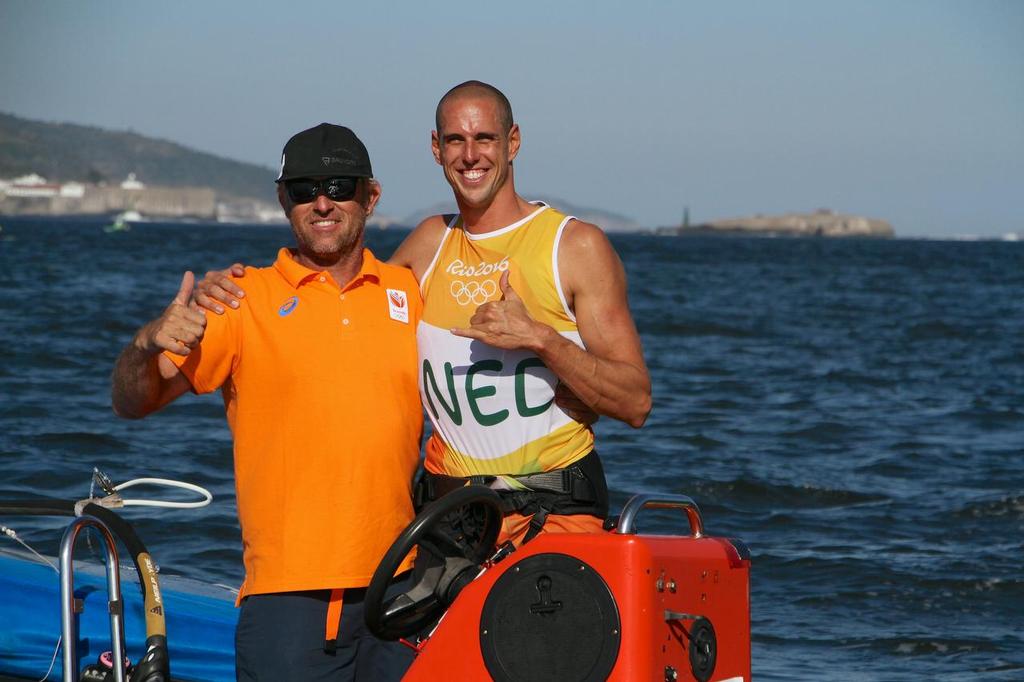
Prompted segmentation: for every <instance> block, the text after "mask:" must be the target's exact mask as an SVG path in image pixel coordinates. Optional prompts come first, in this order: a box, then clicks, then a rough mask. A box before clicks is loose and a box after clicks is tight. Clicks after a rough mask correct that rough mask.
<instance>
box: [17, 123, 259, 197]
mask: <svg viewBox="0 0 1024 682" xmlns="http://www.w3.org/2000/svg"><path fill="white" fill-rule="evenodd" d="M31 173H35V174H38V175H41V176H43V177H44V178H46V179H47V180H48V181H50V182H58V183H60V182H81V183H90V184H93V185H100V184H104V183H120V182H121V181H122V180H124V179H125V178H126V177H127V176H128V174H129V173H134V174H135V176H136V177H137V178H138V179H139V180H140V181H142V182H144V183H146V184H147V185H153V186H161V187H171V188H182V187H204V188H209V189H212V190H213V191H214V192H216V194H217V196H218V198H221V199H223V200H235V199H242V198H245V199H255V200H259V201H267V202H273V201H274V200H275V199H274V185H273V183H274V177H275V173H274V171H273V170H272V169H271V168H267V167H264V166H258V165H256V164H251V163H243V162H240V161H233V160H231V159H225V158H222V157H219V156H214V155H213V154H208V153H206V152H201V151H196V150H194V149H189V148H188V147H184V146H182V145H180V144H176V143H174V142H168V141H167V140H159V139H155V138H152V137H146V136H144V135H139V134H138V133H134V132H128V131H112V130H104V129H102V128H94V127H92V126H82V125H76V124H74V123H44V122H41V121H32V120H29V119H25V118H19V117H17V116H12V115H11V114H6V113H0V178H15V177H19V176H23V175H28V174H31Z"/></svg>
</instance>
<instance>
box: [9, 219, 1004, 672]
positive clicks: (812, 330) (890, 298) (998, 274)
mask: <svg viewBox="0 0 1024 682" xmlns="http://www.w3.org/2000/svg"><path fill="white" fill-rule="evenodd" d="M102 227H103V223H102V222H101V221H98V220H97V221H81V220H79V221H71V220H52V219H51V220H26V219H19V220H14V219H5V220H4V221H3V231H2V232H0V342H2V344H3V345H2V347H3V349H4V353H5V358H4V362H3V363H2V364H0V462H2V463H3V469H2V470H3V477H2V479H0V497H2V498H12V497H26V496H31V495H46V496H51V497H62V498H71V497H74V498H80V497H84V496H85V495H86V494H88V492H89V479H90V474H91V471H92V468H93V466H98V467H99V468H100V469H102V470H104V471H106V472H107V473H108V474H110V475H111V476H112V477H113V478H115V479H116V480H119V481H123V480H127V479H129V478H134V477H138V476H162V477H168V478H180V479H184V480H189V481H194V482H196V483H199V484H201V485H204V486H206V487H208V488H210V489H211V490H212V492H213V493H214V496H215V500H214V503H213V504H212V505H211V506H209V507H206V508H204V509H200V510H185V511H172V510H163V511H152V510H150V511H145V510H143V511H138V510H130V511H128V512H126V514H125V516H126V517H128V518H129V519H130V520H131V521H132V522H133V523H134V524H135V526H136V527H137V529H138V530H139V532H140V534H141V536H142V537H143V538H145V539H146V541H147V544H148V545H149V548H150V550H151V552H152V553H153V555H154V556H155V558H156V559H157V561H158V562H159V563H160V564H161V566H162V570H163V571H164V572H166V573H177V574H184V575H189V576H191V577H195V578H199V579H202V580H206V581H211V582H219V583H228V584H237V583H238V582H239V581H240V578H241V559H240V540H239V533H238V526H237V522H236V518H235V507H234V491H233V483H232V473H231V441H230V437H229V434H228V432H227V428H226V426H225V424H224V419H223V410H222V404H221V401H220V399H219V397H218V396H205V397H185V398H183V399H182V400H180V401H178V403H176V404H174V405H172V406H170V407H169V408H168V409H166V410H165V411H164V412H162V413H161V414H159V415H156V416H153V417H150V418H148V419H146V420H143V421H141V422H131V421H122V420H118V419H116V418H115V417H114V416H113V415H112V414H111V412H110V407H109V403H110V400H109V374H110V370H111V367H112V364H113V361H114V358H115V357H116V356H117V354H118V352H119V351H120V349H121V347H122V346H123V345H124V344H125V343H126V342H127V341H128V340H129V339H130V337H131V335H132V333H133V332H134V331H135V329H136V328H137V327H138V326H140V325H141V324H142V323H143V322H145V321H148V320H149V319H151V318H153V317H154V316H156V315H157V314H159V313H160V312H161V311H162V310H163V308H164V307H165V306H166V305H167V304H168V303H169V302H170V300H171V298H172V297H173V296H174V293H175V292H176V290H177V287H178V283H179V281H180V277H181V272H182V271H183V270H185V269H193V270H196V271H198V272H199V273H202V272H205V271H206V270H208V269H211V268H216V267H222V266H225V265H227V264H229V263H230V262H232V261H234V260H241V261H243V262H246V263H248V264H255V265H259V264H266V263H269V262H270V261H272V260H273V257H274V254H275V253H276V249H277V247H278V246H280V245H284V244H287V243H289V241H290V235H289V233H288V231H287V229H286V228H282V227H252V228H243V227H239V226H220V225H163V224H157V223H150V224H138V225H136V226H134V227H133V229H132V230H131V231H129V232H118V233H111V234H108V233H105V232H104V231H103V229H102ZM403 236H404V234H403V233H401V232H399V231H370V232H368V234H367V239H368V242H369V244H370V246H371V247H372V248H373V249H374V250H375V251H376V252H377V253H378V254H379V255H382V256H386V255H388V254H390V253H391V251H392V250H393V249H394V247H395V246H396V245H397V243H398V242H399V241H400V240H401V238H402V237H403ZM613 242H614V243H615V245H616V247H617V248H618V249H619V252H620V254H621V255H622V259H623V261H624V263H625V265H626V269H627V272H628V274H629V280H630V301H631V306H632V308H633V311H634V315H635V317H636V321H637V326H638V328H639V330H640V334H641V337H642V339H643V343H644V350H645V354H646V357H647V361H648V364H649V366H650V370H651V376H652V379H653V383H654V410H653V412H652V413H651V417H650V419H649V421H648V423H647V425H646V426H645V427H643V429H641V430H632V429H630V428H628V427H625V426H622V425H619V424H616V423H612V422H611V421H610V420H607V419H605V420H602V421H600V422H599V423H598V425H597V433H598V439H599V447H600V450H601V452H602V456H603V458H604V461H605V467H606V469H607V472H608V477H609V482H610V485H611V487H612V491H613V506H620V505H621V504H622V503H623V502H624V501H625V500H626V499H627V497H628V496H629V495H630V494H631V493H633V492H637V491H650V492H664V493H682V494H686V495H689V496H691V497H693V498H694V499H695V500H696V501H697V502H698V504H699V505H700V506H701V509H702V511H703V512H704V515H705V522H706V525H707V528H708V531H709V532H710V533H712V534H717V535H725V536H735V537H740V538H743V539H744V540H745V541H746V543H747V544H748V545H749V547H750V549H751V552H752V555H753V572H752V585H751V600H752V607H751V611H752V628H753V668H754V674H755V677H756V678H757V679H759V680H793V679H799V680H920V679H936V678H939V677H950V678H955V679H964V680H973V679H978V680H1020V679H1024V616H1022V615H1021V614H1024V575H1022V568H1021V567H1022V559H1024V459H1022V456H1024V342H1022V339H1024V244H1019V243H1016V244H1015V243H997V242H941V241H906V240H887V241H833V240H824V239H753V238H711V237H708V238H696V237H695V238H676V237H653V236H639V235H637V236H614V237H613ZM281 484H282V486H286V485H288V482H287V481H282V482H281ZM651 519H652V526H651V529H652V530H671V529H672V528H675V527H679V526H681V525H682V521H681V519H680V518H677V517H675V516H673V515H671V514H652V515H651ZM0 522H4V523H6V524H7V525H11V526H14V527H15V528H17V529H18V530H19V531H20V533H21V535H22V536H23V537H25V538H26V539H28V540H29V541H30V542H31V543H32V544H33V545H34V546H35V547H36V548H38V549H40V550H41V551H43V552H44V553H49V554H55V553H56V547H57V542H58V540H59V535H60V533H59V528H60V525H61V522H60V521H57V520H52V519H50V520H46V519H43V520H30V519H24V518H19V519H10V520H7V519H0ZM4 540H5V539H4V538H0V541H4Z"/></svg>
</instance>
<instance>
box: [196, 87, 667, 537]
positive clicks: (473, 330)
mask: <svg viewBox="0 0 1024 682" xmlns="http://www.w3.org/2000/svg"><path fill="white" fill-rule="evenodd" d="M435 123H436V130H435V131H433V133H432V136H431V147H432V150H433V154H434V159H435V161H436V162H437V163H438V164H439V165H440V166H441V167H442V169H443V170H444V174H445V178H446V179H447V180H448V183H449V184H450V185H451V187H452V190H453V192H454V194H455V201H456V203H457V205H458V209H459V214H458V215H457V216H441V215H436V216H431V217H429V218H427V219H426V220H424V221H423V222H422V223H420V224H419V225H418V226H417V227H416V229H415V230H413V232H412V233H411V234H410V235H409V236H408V237H407V238H406V240H405V241H404V242H403V243H402V245H401V246H400V247H399V248H398V250H397V251H396V252H395V254H394V255H393V256H392V258H391V260H390V261H389V262H390V263H391V264H395V265H402V266H405V267H408V268H410V269H411V270H412V272H413V274H414V275H415V277H416V280H417V281H418V282H419V284H420V290H421V293H422V294H423V298H424V311H423V319H422V320H421V321H420V324H419V326H418V328H417V343H418V346H419V356H420V357H419V368H418V371H419V381H420V394H421V398H422V400H423V406H424V409H425V410H426V412H427V415H428V417H429V418H430V419H431V422H432V424H433V426H434V433H433V435H432V436H431V439H430V441H429V442H428V443H427V447H426V460H425V469H426V474H427V475H426V476H425V481H426V486H425V490H421V493H422V495H423V496H424V497H425V500H429V499H434V498H436V497H438V496H440V495H443V494H444V493H445V492H448V491H449V490H451V489H454V488H455V487H458V486H461V485H465V484H466V483H467V482H469V481H472V482H481V483H486V484H488V485H490V486H491V487H493V488H496V489H498V490H499V492H500V493H501V494H502V495H503V497H504V499H505V500H506V510H507V512H508V513H507V515H506V517H505V522H504V526H503V529H502V534H501V536H500V537H499V541H504V540H512V541H513V542H515V543H516V544H518V543H520V542H522V541H524V539H529V538H530V537H532V536H533V535H534V534H536V533H537V532H539V531H540V530H541V529H543V530H544V531H546V532H550V531H566V532H571V531H596V530H600V529H601V527H602V524H603V517H604V515H605V514H606V512H607V487H606V484H605V481H604V473H603V470H602V468H601V464H600V460H599V459H598V458H597V454H596V452H594V450H593V447H594V438H593V432H592V430H591V429H590V428H589V427H588V426H587V425H585V424H583V423H581V422H578V421H576V420H574V419H572V418H571V417H570V416H569V408H571V407H572V406H573V405H578V403H582V406H581V407H583V408H584V409H585V410H589V411H592V412H594V413H596V414H599V415H604V416H608V417H612V418H614V419H618V420H621V421H623V422H625V423H627V424H629V425H631V426H633V427H640V426H641V425H642V424H643V423H644V421H645V420H646V418H647V414H648V413H649V412H650V409H651V383H650V377H649V375H648V373H647V367H646V364H645V363H644V358H643V351H642V349H641V346H640V337H639V335H638V334H637V331H636V326H635V324H634V323H633V318H632V315H631V314H630V311H629V307H628V303H627V298H626V275H625V270H624V268H623V266H622V262H621V261H620V260H619V257H618V255H617V254H616V253H615V250H614V248H613V247H612V245H611V243H610V242H609V241H608V238H607V237H606V236H605V234H604V233H603V232H602V231H601V229H600V228H599V227H597V226H596V225H593V224H591V223H587V222H583V221H581V220H576V219H575V218H572V217H570V216H564V215H562V214H560V213H558V212H557V211H555V210H554V209H552V208H550V207H547V206H544V205H542V204H537V203H531V202H529V201H527V200H526V199H524V198H523V197H521V196H519V194H517V193H516V189H515V178H514V172H513V161H514V160H515V158H516V155H517V154H518V153H519V147H520V143H521V134H520V130H519V126H518V125H517V124H516V123H515V121H514V120H513V117H512V108H511V106H510V104H509V102H508V99H507V98H506V97H505V95H504V94H502V93H501V92H500V91H499V90H498V89H496V88H494V87H493V86H491V85H488V84H486V83H482V82H479V81H467V82H465V83H462V84H460V85H457V86H455V87H454V88H452V89H451V90H450V91H448V93H446V94H445V95H444V97H442V98H441V101H440V102H439V103H438V105H437V111H436V121H435ZM235 267H236V268H237V269H236V270H235V271H234V272H235V274H236V275H238V274H241V272H240V268H241V266H235ZM227 274H229V271H225V272H223V273H208V275H207V279H206V280H204V282H202V283H201V284H200V287H199V288H200V294H199V295H198V296H197V300H199V302H200V303H201V304H202V305H204V306H206V307H208V308H210V309H211V310H215V311H216V310H217V308H218V307H219V304H218V303H217V302H216V301H215V300H213V299H219V300H222V301H224V302H228V303H231V302H232V299H233V296H232V295H235V296H237V295H239V294H240V293H241V289H240V288H239V287H238V286H237V283H235V282H232V281H231V280H229V279H227V277H226V275H227ZM563 406H564V407H563ZM425 500H423V499H421V500H420V501H425Z"/></svg>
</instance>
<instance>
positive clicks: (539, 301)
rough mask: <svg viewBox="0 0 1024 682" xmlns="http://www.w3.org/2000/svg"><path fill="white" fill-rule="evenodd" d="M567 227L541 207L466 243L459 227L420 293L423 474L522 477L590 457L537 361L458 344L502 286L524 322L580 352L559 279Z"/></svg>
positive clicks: (581, 431) (580, 429)
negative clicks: (428, 431)
mask: <svg viewBox="0 0 1024 682" xmlns="http://www.w3.org/2000/svg"><path fill="white" fill-rule="evenodd" d="M570 220H572V218H571V217H568V216H565V215H563V214H561V213H559V212H558V211H555V210H554V209H552V208H550V207H548V206H545V205H543V204H540V205H538V206H537V208H536V210H535V211H533V212H532V213H531V214H530V215H528V216H527V217H525V218H523V219H522V220H520V221H518V222H516V223H513V224H512V225H508V226H506V227H503V228H500V229H497V230H493V231H491V232H487V233H485V234H479V235H474V234H469V233H467V232H466V231H465V230H464V229H462V223H461V218H459V217H456V219H455V220H453V221H452V223H451V224H450V225H449V227H448V229H447V230H446V231H445V233H444V237H443V238H442V239H441V244H440V246H439V247H438V250H437V253H436V254H435V256H434V259H433V262H432V263H431V264H430V266H429V267H428V269H427V271H426V272H425V273H424V275H423V278H422V281H421V283H420V287H421V290H422V292H423V301H424V305H423V318H422V320H421V321H420V324H419V328H418V329H417V344H418V346H419V363H420V376H419V382H420V396H421V398H422V399H423V406H424V408H425V409H426V412H427V415H428V417H429V418H430V421H431V424H432V425H433V430H434V433H433V435H432V436H431V438H430V441H429V442H428V443H427V451H426V462H425V466H426V468H427V470H428V471H432V472H434V473H443V474H447V475H449V476H471V475H476V474H510V475H522V474H528V473H536V472H540V471H549V470H551V469H558V468H562V467H565V466H568V465H569V464H571V463H573V462H575V461H576V460H578V459H580V458H581V457H583V456H584V455H586V454H587V453H588V452H590V450H592V449H593V442H594V437H593V432H592V431H591V430H590V428H589V427H588V426H585V425H583V424H581V423H579V422H577V421H575V420H573V419H572V418H571V417H569V416H568V415H567V414H566V413H565V412H564V411H563V410H562V409H561V408H559V407H558V406H557V405H555V403H554V391H555V385H556V384H557V381H558V380H557V378H556V377H555V375H554V373H553V372H551V370H549V369H548V368H547V367H546V366H545V365H544V363H543V362H542V361H541V360H540V358H539V357H537V356H536V355H535V354H534V353H532V352H529V351H525V350H502V349H500V348H495V347H493V346H489V345H487V344H485V343H483V342H481V341H477V340H474V339H468V338H464V337H460V336H455V335H454V334H452V333H451V329H453V328H466V327H469V326H470V322H469V320H470V318H471V317H472V316H473V313H474V312H475V311H476V309H477V308H478V307H479V306H480V305H482V304H483V303H486V302H488V301H495V300H499V299H500V298H501V290H500V286H499V280H500V279H501V276H502V273H504V272H506V271H508V272H509V284H510V285H511V286H512V288H513V289H515V291H516V293H518V294H519V296H520V297H521V298H522V299H523V303H524V304H525V305H526V308H527V310H528V311H529V313H530V315H531V316H532V317H533V318H534V319H536V320H538V321H540V322H543V323H545V324H547V325H550V326H551V327H552V328H554V329H555V330H556V331H557V332H558V333H559V334H561V335H562V336H563V337H565V338H567V339H569V340H571V341H572V342H574V343H575V344H577V345H578V346H580V347H583V342H582V340H581V339H580V335H579V330H578V329H577V327H576V318H575V316H574V315H573V314H572V311H571V310H569V307H568V305H567V303H566V298H565V295H564V292H563V291H562V288H561V285H560V282H559V275H558V244H559V240H560V238H561V236H562V232H563V230H564V228H565V225H566V224H567V223H568V221H570Z"/></svg>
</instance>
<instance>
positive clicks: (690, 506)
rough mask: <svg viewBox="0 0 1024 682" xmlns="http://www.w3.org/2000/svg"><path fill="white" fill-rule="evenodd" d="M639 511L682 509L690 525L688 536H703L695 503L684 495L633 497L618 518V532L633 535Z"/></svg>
mask: <svg viewBox="0 0 1024 682" xmlns="http://www.w3.org/2000/svg"><path fill="white" fill-rule="evenodd" d="M641 509H682V510H683V511H685V512H686V518H687V520H688V521H689V523H690V534H691V535H692V536H693V537H695V538H699V537H703V536H704V519H703V518H702V517H701V515H700V509H699V508H698V507H697V503H696V502H694V501H693V500H692V499H690V498H689V497H687V496H686V495H668V494H665V495H653V494H641V495H634V496H633V497H631V498H629V501H628V502H626V506H624V507H623V508H622V514H621V515H620V516H619V528H618V532H619V533H621V534H623V535H626V534H635V533H636V528H635V527H634V526H635V523H636V517H637V514H639V513H640V510H641Z"/></svg>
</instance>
